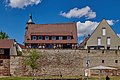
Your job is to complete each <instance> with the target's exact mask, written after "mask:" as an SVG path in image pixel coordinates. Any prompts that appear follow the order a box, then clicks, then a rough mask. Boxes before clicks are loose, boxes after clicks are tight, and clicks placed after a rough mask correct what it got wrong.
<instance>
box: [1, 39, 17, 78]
mask: <svg viewBox="0 0 120 80" xmlns="http://www.w3.org/2000/svg"><path fill="white" fill-rule="evenodd" d="M11 55H17V52H16V47H15V40H14V39H2V40H0V75H5V76H9V75H10V56H11Z"/></svg>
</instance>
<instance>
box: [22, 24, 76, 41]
mask: <svg viewBox="0 0 120 80" xmlns="http://www.w3.org/2000/svg"><path fill="white" fill-rule="evenodd" d="M26 29H27V30H26V34H25V41H24V43H28V40H29V41H30V40H31V35H51V36H52V35H56V36H73V39H72V40H71V41H70V43H78V41H77V27H76V23H74V22H73V23H56V24H28V25H27V28H26ZM32 42H33V43H34V42H35V41H32ZM38 42H39V43H42V42H40V41H38ZM43 42H44V41H43ZM46 42H47V43H49V42H50V41H49V40H48V41H46ZM53 42H54V43H62V42H61V41H59V40H58V41H57V40H54V41H53ZM67 42H68V41H66V42H65V43H67ZM68 43H69V42H68Z"/></svg>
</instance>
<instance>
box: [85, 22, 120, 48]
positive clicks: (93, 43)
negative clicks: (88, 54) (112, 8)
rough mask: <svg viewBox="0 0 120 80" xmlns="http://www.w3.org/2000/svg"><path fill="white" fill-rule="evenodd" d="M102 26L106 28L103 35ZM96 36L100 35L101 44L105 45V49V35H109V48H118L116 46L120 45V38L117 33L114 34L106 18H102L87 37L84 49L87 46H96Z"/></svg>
mask: <svg viewBox="0 0 120 80" xmlns="http://www.w3.org/2000/svg"><path fill="white" fill-rule="evenodd" d="M102 28H106V35H105V36H103V35H102ZM98 37H101V46H105V49H107V37H110V49H118V46H120V39H119V38H118V36H117V34H115V32H114V31H113V30H112V28H111V27H110V26H109V25H108V23H107V22H106V20H103V21H102V22H101V23H100V24H99V25H98V27H97V28H96V29H95V31H94V32H93V34H92V35H91V37H90V38H89V39H88V41H87V44H86V49H87V46H98V45H97V38H98Z"/></svg>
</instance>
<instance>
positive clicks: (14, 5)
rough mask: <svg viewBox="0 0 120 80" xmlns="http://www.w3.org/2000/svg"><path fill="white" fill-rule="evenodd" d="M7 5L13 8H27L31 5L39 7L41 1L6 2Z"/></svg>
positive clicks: (19, 0)
mask: <svg viewBox="0 0 120 80" xmlns="http://www.w3.org/2000/svg"><path fill="white" fill-rule="evenodd" d="M6 3H7V5H8V6H10V7H12V8H25V7H27V6H29V5H37V4H39V3H41V0H6Z"/></svg>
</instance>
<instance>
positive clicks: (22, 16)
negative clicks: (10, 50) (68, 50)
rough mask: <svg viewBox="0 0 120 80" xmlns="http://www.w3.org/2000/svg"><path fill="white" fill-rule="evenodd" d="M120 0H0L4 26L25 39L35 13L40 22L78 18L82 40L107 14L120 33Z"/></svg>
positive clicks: (0, 27) (0, 19) (12, 35)
mask: <svg viewBox="0 0 120 80" xmlns="http://www.w3.org/2000/svg"><path fill="white" fill-rule="evenodd" d="M119 3H120V0H115V1H114V0H0V30H2V31H4V32H6V33H7V34H8V35H9V37H10V38H12V39H16V40H17V42H19V43H23V41H24V34H25V27H26V22H27V21H28V20H29V14H30V13H32V15H33V21H34V22H35V23H36V24H47V23H64V22H77V28H78V36H79V42H81V40H82V39H83V36H84V35H85V36H86V35H87V34H89V33H92V31H93V30H94V29H95V28H96V26H97V25H98V24H99V22H100V21H101V20H102V19H103V18H105V19H106V20H107V21H108V23H109V24H110V25H111V26H112V28H113V30H114V31H115V32H116V33H117V34H118V35H120V21H119V20H120V8H119Z"/></svg>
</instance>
